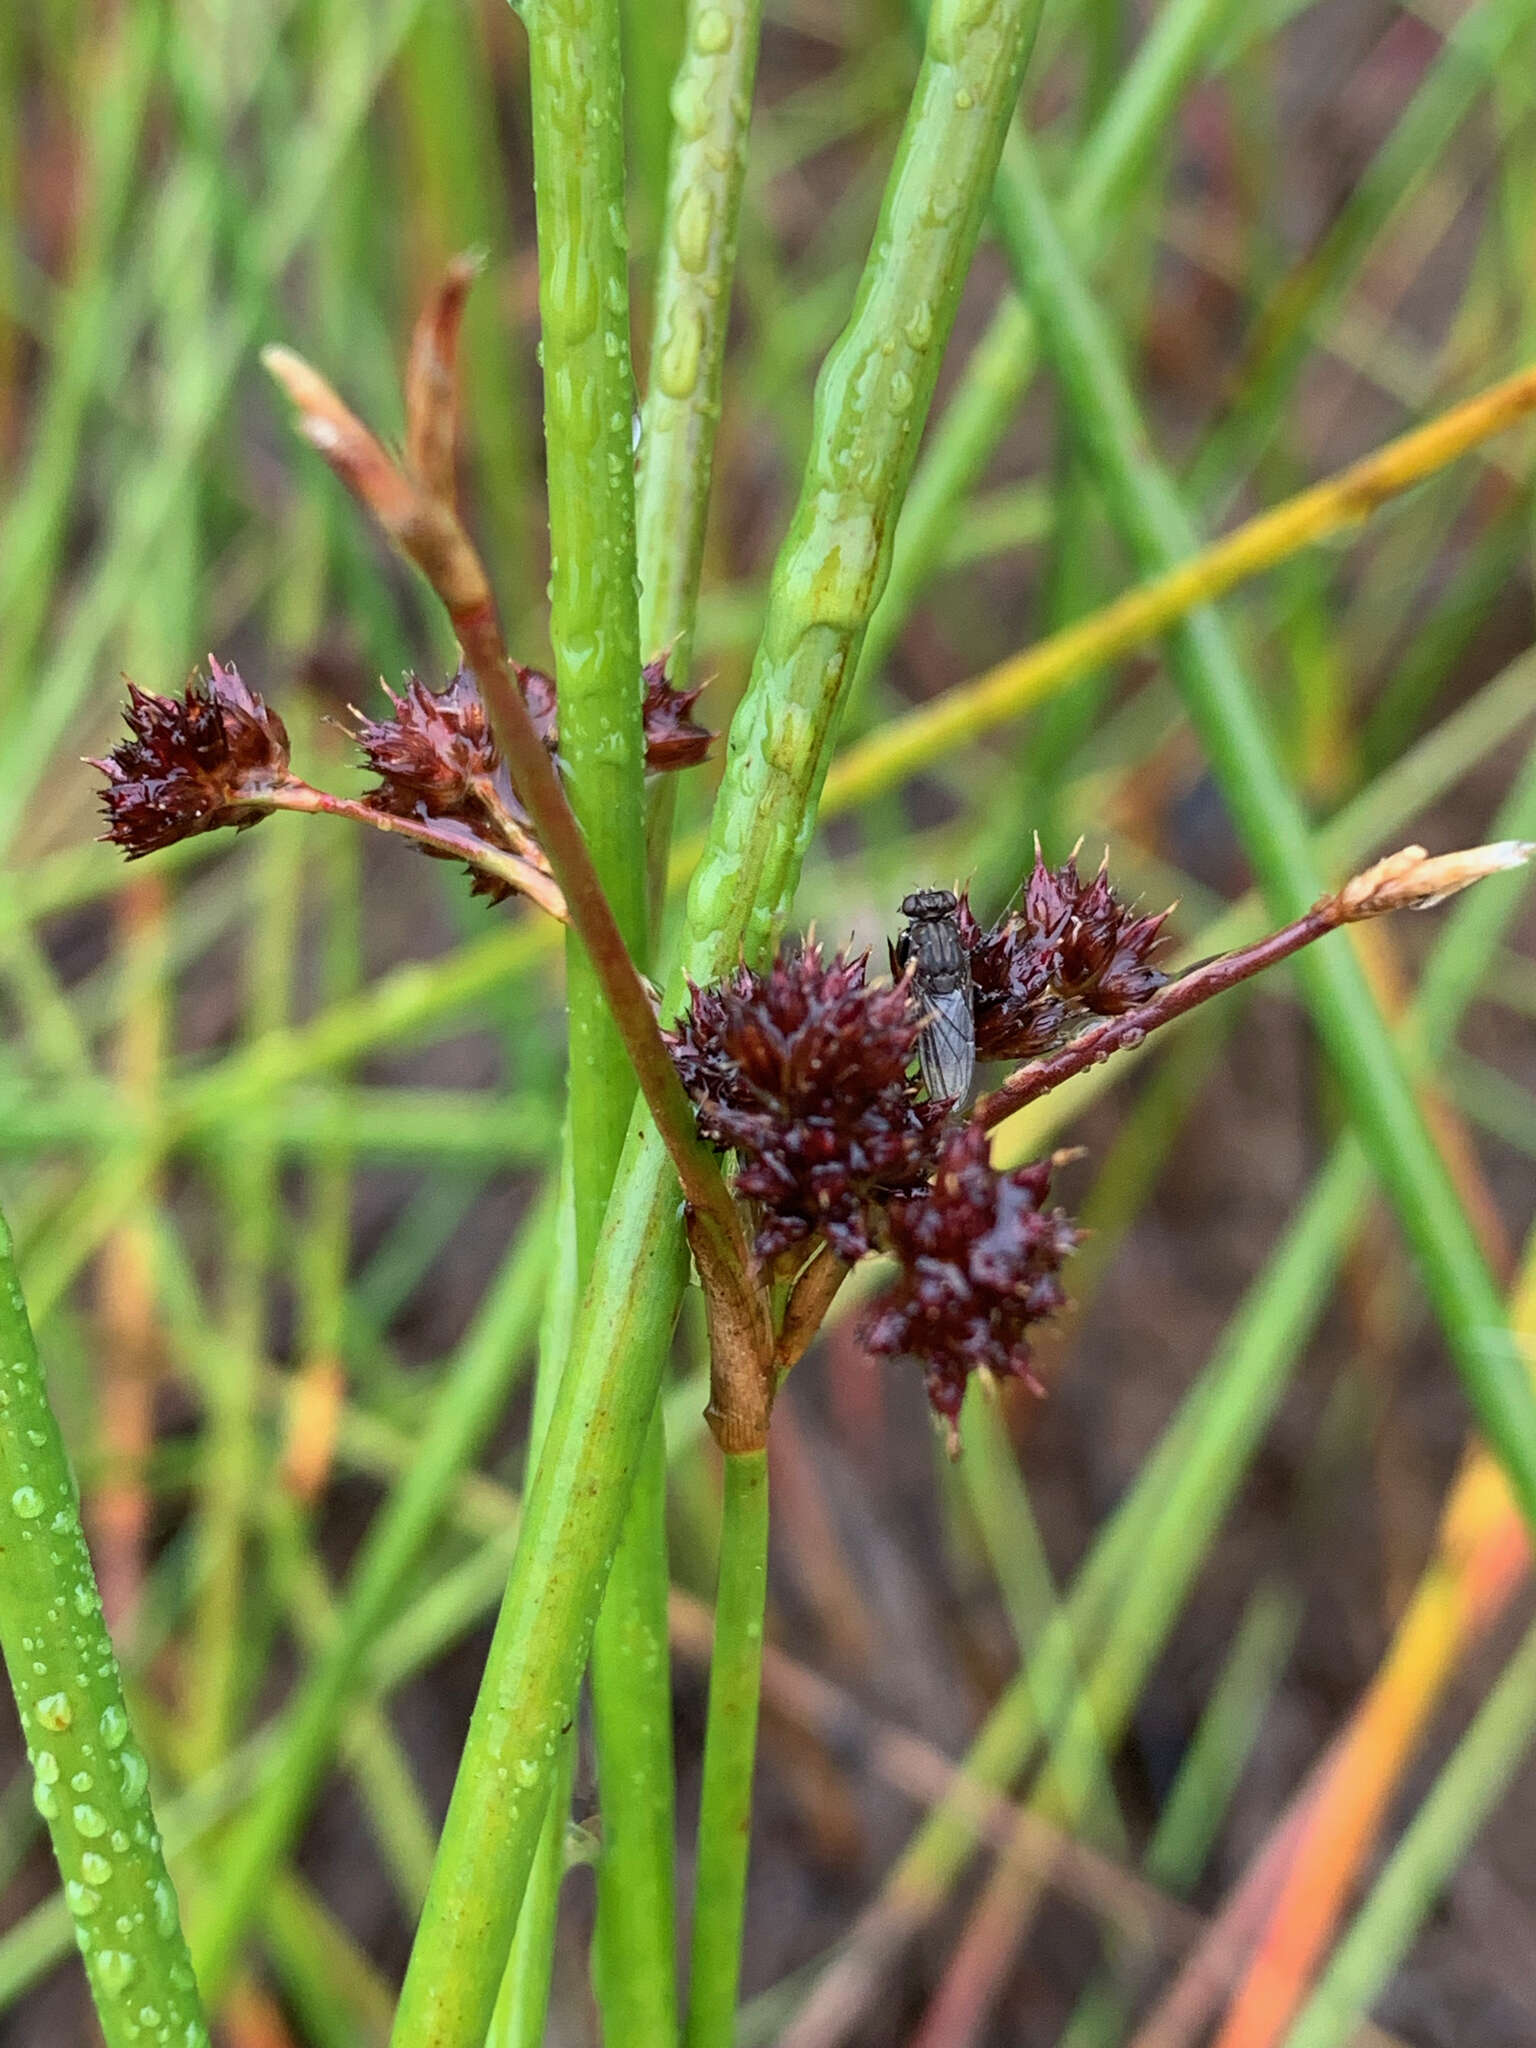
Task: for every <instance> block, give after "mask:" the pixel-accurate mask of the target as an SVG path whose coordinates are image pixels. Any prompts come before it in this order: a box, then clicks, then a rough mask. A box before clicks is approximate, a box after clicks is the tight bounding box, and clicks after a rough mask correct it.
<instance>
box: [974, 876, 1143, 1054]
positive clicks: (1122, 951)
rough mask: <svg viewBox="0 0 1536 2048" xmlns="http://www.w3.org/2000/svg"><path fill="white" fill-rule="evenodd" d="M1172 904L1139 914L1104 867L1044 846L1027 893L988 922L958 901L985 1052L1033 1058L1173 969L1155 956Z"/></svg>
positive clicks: (980, 1049)
mask: <svg viewBox="0 0 1536 2048" xmlns="http://www.w3.org/2000/svg"><path fill="white" fill-rule="evenodd" d="M1167 916H1168V913H1167V912H1166V911H1162V912H1160V913H1159V914H1158V915H1157V916H1156V917H1136V916H1134V915H1133V914H1132V912H1131V911H1130V910H1129V909H1128V908H1127V907H1126V905H1125V904H1124V903H1122V902H1121V900H1120V898H1119V897H1118V896H1117V895H1116V894H1115V891H1114V889H1113V888H1112V887H1111V886H1110V881H1109V876H1108V874H1107V873H1106V871H1105V869H1104V868H1102V867H1101V868H1100V869H1099V871H1098V873H1097V874H1096V875H1094V877H1093V878H1092V880H1091V881H1088V882H1084V881H1083V880H1082V879H1081V877H1080V876H1079V874H1078V872H1077V861H1076V857H1075V856H1074V857H1073V858H1072V859H1070V860H1068V861H1066V862H1065V863H1064V864H1063V865H1062V866H1061V867H1059V868H1048V867H1047V866H1046V864H1045V861H1044V858H1043V857H1042V855H1041V853H1040V850H1039V848H1038V846H1037V847H1036V849H1035V865H1034V870H1033V872H1032V873H1031V875H1030V877H1029V880H1028V882H1027V883H1026V885H1025V889H1024V900H1023V902H1022V903H1021V904H1020V905H1019V906H1018V907H1017V908H1016V909H1014V910H1011V911H1008V912H1006V913H1005V914H1004V916H1003V917H1001V918H1000V919H999V920H998V922H997V923H996V924H994V925H992V926H990V927H989V928H987V929H985V930H984V929H983V928H982V927H981V926H980V925H979V924H977V922H976V920H975V918H974V917H973V916H972V914H971V908H970V905H969V903H968V902H967V901H966V900H965V898H964V897H962V898H961V900H960V910H959V923H960V930H961V935H962V937H963V938H964V940H965V943H966V945H967V947H968V948H969V949H970V956H971V988H972V998H973V1003H974V1008H975V1014H976V1053H977V1057H978V1058H980V1059H994V1060H996V1059H1032V1058H1033V1057H1034V1056H1035V1055H1036V1054H1037V1053H1041V1052H1044V1051H1046V1050H1048V1049H1049V1048H1050V1047H1051V1046H1053V1045H1055V1044H1058V1043H1059V1042H1060V1040H1061V1039H1062V1038H1063V1037H1065V1036H1066V1034H1067V1032H1068V1031H1069V1030H1070V1028H1071V1026H1072V1025H1073V1024H1074V1023H1075V1022H1079V1021H1081V1020H1082V1019H1084V1018H1086V1017H1089V1016H1094V1017H1118V1016H1120V1015H1122V1014H1123V1013H1124V1012H1125V1011H1126V1010H1131V1009H1134V1008H1135V1007H1136V1006H1137V1004H1138V1003H1144V1002H1145V1001H1146V1000H1147V998H1148V997H1149V996H1151V995H1153V994H1154V993H1155V992H1156V991H1157V990H1158V989H1160V988H1161V987H1162V986H1163V985H1164V983H1165V982H1166V981H1167V979H1168V977H1167V975H1165V974H1164V973H1163V972H1162V971H1161V969H1160V968H1158V967H1156V966H1155V965H1153V960H1152V956H1153V955H1154V954H1155V953H1156V951H1157V949H1158V947H1159V945H1160V944H1161V941H1162V929H1163V925H1164V923H1165V922H1166V920H1167Z"/></svg>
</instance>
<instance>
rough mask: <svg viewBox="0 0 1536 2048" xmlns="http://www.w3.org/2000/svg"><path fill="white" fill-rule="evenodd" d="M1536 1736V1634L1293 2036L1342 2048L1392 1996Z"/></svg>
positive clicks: (1488, 1703) (1391, 1862)
mask: <svg viewBox="0 0 1536 2048" xmlns="http://www.w3.org/2000/svg"><path fill="white" fill-rule="evenodd" d="M1533 1732H1536V1629H1531V1630H1529V1631H1528V1632H1527V1634H1526V1635H1525V1637H1524V1639H1523V1640H1522V1641H1521V1643H1520V1645H1519V1647H1518V1648H1517V1649H1516V1651H1515V1653H1514V1655H1513V1656H1512V1657H1511V1658H1510V1660H1509V1662H1508V1663H1507V1664H1506V1665H1505V1667H1504V1671H1503V1674H1502V1675H1501V1677H1500V1678H1499V1681H1498V1683H1497V1684H1496V1685H1495V1686H1494V1688H1493V1690H1492V1691H1491V1692H1490V1693H1489V1695H1488V1697H1487V1699H1486V1700H1484V1702H1483V1704H1482V1706H1481V1707H1480V1708H1479V1709H1478V1713H1477V1718H1476V1719H1475V1720H1474V1721H1473V1723H1472V1726H1471V1727H1470V1728H1469V1729H1468V1730H1467V1732H1466V1734H1465V1735H1464V1736H1463V1737H1462V1739H1461V1741H1460V1742H1459V1743H1458V1744H1457V1746H1456V1749H1455V1752H1454V1754H1453V1755H1452V1757H1451V1759H1450V1762H1449V1763H1447V1764H1446V1766H1445V1768H1444V1770H1442V1771H1441V1773H1440V1775H1439V1777H1438V1778H1436V1780H1435V1782H1434V1784H1433V1786H1432V1787H1431V1788H1430V1791H1429V1793H1428V1796H1427V1797H1426V1798H1425V1800H1424V1802H1423V1804H1422V1805H1421V1806H1420V1807H1419V1810H1418V1812H1417V1813H1416V1814H1415V1815H1414V1817H1413V1820H1412V1821H1411V1822H1410V1824H1409V1826H1408V1828H1407V1830H1406V1831H1405V1833H1404V1835H1403V1838H1402V1840H1401V1841H1400V1842H1399V1843H1398V1845H1397V1847H1396V1848H1395V1849H1394V1850H1393V1852H1392V1854H1391V1855H1390V1856H1389V1857H1388V1859H1387V1862H1386V1866H1385V1868H1384V1869H1383V1870H1382V1872H1381V1875H1380V1876H1379V1877H1378V1878H1377V1880H1376V1882H1375V1884H1374V1885H1373V1886H1372V1887H1371V1892H1370V1896H1369V1897H1368V1898H1367V1899H1366V1901H1365V1904H1364V1905H1363V1906H1362V1907H1361V1908H1360V1911H1359V1912H1358V1913H1357V1914H1356V1916H1355V1919H1354V1921H1353V1923H1352V1924H1351V1926H1350V1929H1349V1932H1348V1933H1347V1934H1346V1935H1345V1936H1344V1938H1343V1940H1342V1941H1341V1942H1340V1943H1339V1945H1338V1947H1337V1948H1336V1949H1335V1950H1334V1952H1333V1957H1332V1960H1331V1961H1330V1962H1329V1964H1328V1967H1327V1969H1326V1970H1325V1971H1324V1972H1323V1975H1322V1977H1321V1979H1320V1981H1319V1983H1318V1985H1317V1988H1316V1989H1315V1990H1314V1991H1313V1993H1312V1996H1311V1997H1310V1998H1309V1999H1308V2001H1307V2003H1306V2005H1305V2006H1304V2007H1303V2008H1302V2010H1301V2012H1300V2013H1299V2014H1298V2016H1297V2019H1296V2022H1295V2025H1294V2026H1293V2027H1292V2028H1291V2030H1290V2032H1289V2033H1288V2034H1287V2035H1286V2037H1285V2048H1343V2044H1344V2043H1345V2042H1347V2041H1349V2040H1351V2039H1352V2038H1353V2037H1354V2033H1355V2028H1356V2026H1357V2025H1358V2023H1359V2021H1360V2020H1361V2019H1362V2018H1363V2016H1364V2015H1365V2013H1366V2011H1367V2010H1368V2008H1369V2007H1370V2004H1371V2002H1372V2000H1373V1999H1374V1998H1375V1997H1376V1996H1377V1994H1378V1993H1379V1992H1380V1991H1382V1990H1384V1989H1385V1987H1386V1985H1387V1984H1388V1982H1389V1981H1390V1979H1391V1977H1392V1973H1393V1972H1394V1971H1395V1970H1396V1968H1397V1967H1398V1965H1399V1963H1401V1962H1402V1960H1403V1958H1404V1956H1406V1955H1407V1953H1408V1950H1409V1948H1410V1947H1411V1945H1412V1943H1413V1940H1414V1938H1415V1936H1416V1935H1417V1934H1418V1932H1419V1929H1420V1928H1421V1927H1422V1926H1423V1924H1424V1922H1425V1920H1426V1919H1427V1918H1428V1917H1429V1914H1430V1913H1431V1911H1432V1910H1433V1908H1434V1905H1435V1902H1436V1900H1437V1899H1438V1898H1439V1896H1440V1894H1441V1893H1442V1891H1443V1890H1444V1889H1445V1887H1446V1885H1447V1884H1448V1883H1449V1882H1450V1880H1451V1878H1452V1876H1453V1875H1454V1874H1455V1871H1456V1868H1457V1866H1458V1864H1459V1863H1460V1862H1461V1860H1462V1858H1463V1857H1464V1856H1465V1855H1466V1853H1467V1850H1468V1849H1469V1848H1470V1846H1471V1844H1472V1841H1473V1839H1474V1837H1475V1836H1476V1834H1477V1831H1478V1829H1479V1828H1480V1827H1481V1826H1482V1824H1483V1822H1484V1821H1485V1820H1486V1819H1487V1818H1488V1815H1489V1814H1490V1813H1491V1812H1492V1811H1493V1809H1494V1807H1495V1806H1497V1804H1498V1802H1499V1800H1500V1799H1501V1798H1502V1797H1503V1795H1504V1793H1505V1791H1506V1789H1507V1788H1508V1786H1509V1782H1510V1780H1511V1779H1512V1778H1513V1776H1514V1774H1515V1771H1516V1768H1517V1767H1518V1765H1519V1763H1520V1759H1521V1757H1522V1756H1523V1755H1524V1754H1525V1752H1526V1749H1527V1747H1528V1746H1529V1744H1530V1741H1531V1737H1532V1734H1533Z"/></svg>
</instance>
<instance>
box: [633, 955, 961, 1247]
mask: <svg viewBox="0 0 1536 2048" xmlns="http://www.w3.org/2000/svg"><path fill="white" fill-rule="evenodd" d="M867 967H868V955H867V954H859V955H856V956H852V957H850V956H848V955H846V954H843V953H834V954H833V955H832V957H831V958H830V959H826V958H825V957H824V956H823V954H822V950H821V948H820V946H819V945H817V944H815V943H814V942H810V943H807V944H805V945H803V946H792V945H786V946H784V947H783V948H782V949H781V950H780V953H779V956H778V958H777V960H776V961H775V962H774V964H773V966H772V968H770V970H769V971H768V973H767V974H757V973H754V972H753V970H752V969H751V968H748V967H739V968H737V970H736V972H735V973H734V974H732V975H730V976H729V977H727V979H726V980H725V981H723V982H720V983H718V984H716V985H714V986H712V987H710V988H703V989H700V988H695V989H693V991H692V1001H691V1002H690V1004H689V1007H688V1009H687V1011H686V1012H685V1014H684V1015H683V1017H682V1018H681V1019H680V1020H679V1022H678V1025H677V1028H676V1030H674V1031H673V1032H671V1033H669V1034H668V1037H669V1042H670V1044H671V1046H672V1056H673V1058H674V1060H675V1061H676V1063H677V1069H678V1072H679V1073H680V1074H681V1076H682V1080H683V1085H684V1087H685V1088H686V1089H687V1090H688V1093H689V1094H690V1095H691V1096H692V1097H693V1100H694V1102H695V1103H696V1104H697V1106H698V1122H699V1130H700V1132H701V1134H702V1135H703V1136H704V1137H705V1138H706V1139H707V1140H708V1141H709V1143H710V1144H712V1145H716V1146H718V1147H719V1148H720V1149H721V1150H722V1151H730V1152H734V1153H736V1155H737V1157H738V1160H739V1161H740V1165H739V1169H738V1172H737V1175H736V1182H735V1185H736V1191H737V1193H738V1194H739V1195H741V1196H743V1197H744V1198H745V1199H747V1200H749V1201H751V1202H753V1203H755V1204H756V1205H757V1210H758V1226H757V1231H756V1237H755V1246H754V1248H755V1250H756V1252H757V1256H758V1257H759V1258H760V1259H761V1260H763V1261H764V1263H765V1264H771V1263H772V1262H773V1261H774V1260H776V1259H778V1258H779V1257H780V1256H781V1255H782V1254H787V1253H790V1252H792V1251H794V1250H796V1249H797V1248H803V1247H806V1246H808V1244H809V1241H810V1240H811V1239H812V1238H815V1237H821V1238H824V1239H825V1240H826V1242H827V1243H828V1244H829V1245H830V1246H831V1247H832V1249H833V1250H834V1251H835V1252H836V1253H837V1255H838V1256H839V1258H842V1259H845V1260H847V1261H849V1262H850V1263H851V1262H852V1261H854V1260H856V1259H860V1258H862V1257H863V1256H864V1255H865V1253H867V1252H869V1251H870V1250H872V1249H873V1247H874V1245H875V1243H876V1241H877V1239H878V1237H879V1236H880V1234H881V1230H882V1218H883V1213H884V1209H885V1206H886V1204H887V1203H888V1202H889V1201H890V1200H891V1198H892V1197H893V1196H896V1195H900V1194H903V1193H906V1192H909V1191H911V1190H912V1189H914V1188H917V1187H920V1186H921V1185H922V1184H923V1182H924V1181H925V1180H926V1178H927V1175H928V1172H929V1170H930V1168H931V1166H932V1163H933V1157H934V1152H935V1149H936V1146H937V1142H938V1132H939V1128H940V1124H941V1122H942V1117H943V1108H942V1105H933V1104H930V1103H926V1102H919V1101H918V1100H917V1090H916V1087H915V1084H914V1082H913V1081H912V1079H911V1078H910V1074H909V1069H910V1068H911V1065H912V1061H913V1057H914V1054H915V1051H916V1046H917V1034H918V1030H919V1028H920V1019H919V1018H918V1017H916V1016H915V1015H914V1011H913V1007H912V1005H911V1003H910V1001H909V998H908V991H907V989H906V987H905V986H904V985H902V984H897V985H894V986H892V985H889V984H884V983H881V984H872V983H871V982H870V981H869V980H868V978H867Z"/></svg>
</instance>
